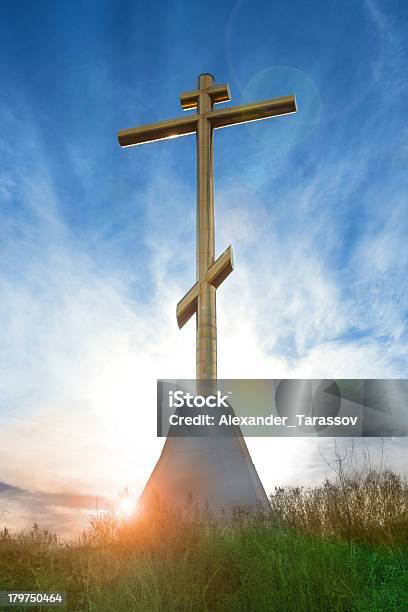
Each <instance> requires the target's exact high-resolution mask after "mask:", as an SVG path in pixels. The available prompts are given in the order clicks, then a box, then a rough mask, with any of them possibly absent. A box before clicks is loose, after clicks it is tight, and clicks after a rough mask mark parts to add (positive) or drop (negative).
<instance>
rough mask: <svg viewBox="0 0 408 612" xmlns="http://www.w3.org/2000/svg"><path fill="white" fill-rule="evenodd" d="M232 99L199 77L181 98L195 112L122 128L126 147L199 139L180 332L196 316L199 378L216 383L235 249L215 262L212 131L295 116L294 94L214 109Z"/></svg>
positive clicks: (225, 88) (121, 140)
mask: <svg viewBox="0 0 408 612" xmlns="http://www.w3.org/2000/svg"><path fill="white" fill-rule="evenodd" d="M230 99H231V95H230V90H229V86H228V85H214V77H213V76H212V75H211V74H200V76H199V77H198V89H195V90H193V91H188V92H185V93H182V94H181V95H180V102H181V106H182V108H183V110H185V111H188V110H196V111H197V114H194V115H193V114H191V115H188V116H186V117H180V118H178V119H169V120H167V121H159V122H158V123H151V124H149V125H144V126H141V127H136V128H130V129H128V130H122V131H120V132H119V134H118V140H119V144H120V145H121V146H122V147H128V146H132V145H138V144H143V143H145V142H154V141H156V140H164V139H166V138H174V137H176V136H184V135H186V134H193V133H195V134H196V138H197V264H196V265H197V281H196V283H195V284H194V285H193V286H192V288H191V289H190V290H189V291H188V292H187V293H186V295H185V296H184V297H183V298H182V299H181V300H180V302H179V303H178V304H177V311H176V315H177V323H178V326H179V328H181V327H183V325H184V324H185V323H186V322H187V321H188V320H189V319H190V318H191V317H192V315H193V314H196V315H197V317H196V367H197V374H196V376H197V379H198V380H208V381H214V380H216V379H217V320H216V289H217V287H219V285H220V284H221V283H222V281H223V280H224V279H225V278H226V277H227V276H228V275H229V274H230V272H232V270H233V254H232V247H231V246H229V247H228V248H227V249H226V250H225V251H224V253H223V254H222V255H220V257H218V259H215V245H214V165H213V131H214V129H216V128H222V127H227V126H230V125H236V124H238V123H246V122H248V121H258V120H260V119H267V118H268V117H275V116H277V115H286V114H289V113H295V112H296V110H297V109H296V100H295V97H294V96H286V97H283V98H274V99H272V100H264V101H262V102H256V103H254V104H244V105H242V106H232V107H226V108H223V109H220V110H213V107H214V104H218V103H220V102H228V101H229V100H230Z"/></svg>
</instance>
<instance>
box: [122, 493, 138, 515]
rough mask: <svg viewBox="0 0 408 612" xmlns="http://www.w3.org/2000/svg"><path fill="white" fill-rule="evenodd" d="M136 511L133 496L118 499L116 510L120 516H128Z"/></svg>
mask: <svg viewBox="0 0 408 612" xmlns="http://www.w3.org/2000/svg"><path fill="white" fill-rule="evenodd" d="M135 511H136V501H135V499H134V498H133V497H130V496H128V495H127V496H124V497H121V498H120V499H119V501H118V512H119V514H121V515H122V516H125V517H130V516H131V515H132V514H134V513H135Z"/></svg>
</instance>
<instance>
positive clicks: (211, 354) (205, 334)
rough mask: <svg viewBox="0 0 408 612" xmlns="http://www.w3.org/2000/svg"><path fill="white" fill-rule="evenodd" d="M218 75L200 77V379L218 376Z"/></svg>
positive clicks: (198, 222)
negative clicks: (214, 115) (212, 277)
mask: <svg viewBox="0 0 408 612" xmlns="http://www.w3.org/2000/svg"><path fill="white" fill-rule="evenodd" d="M213 83H214V78H213V76H212V75H210V74H201V75H200V76H199V78H198V88H199V90H200V94H199V97H198V109H197V110H198V114H199V115H200V118H199V121H198V125H197V135H196V138H197V247H196V248H197V282H198V283H199V293H198V304H197V321H196V325H197V332H196V333H197V340H196V377H197V380H208V381H210V380H216V379H217V313H216V295H215V293H216V288H215V287H214V285H211V284H210V283H209V282H208V281H207V280H206V275H207V272H208V270H209V268H210V266H211V264H212V263H213V262H214V257H215V236H214V151H213V130H212V126H211V124H210V122H209V121H208V119H207V117H206V114H207V113H208V112H210V111H212V109H213V103H212V100H211V97H210V95H209V94H208V93H207V92H206V91H205V90H206V89H209V88H210V87H212V85H213Z"/></svg>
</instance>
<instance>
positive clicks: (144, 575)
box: [0, 471, 408, 612]
mask: <svg viewBox="0 0 408 612" xmlns="http://www.w3.org/2000/svg"><path fill="white" fill-rule="evenodd" d="M271 501H272V505H271V507H272V511H271V513H270V514H268V515H263V516H261V515H259V516H252V515H248V514H245V512H241V513H237V514H236V515H235V517H234V518H233V520H229V521H224V522H220V521H219V520H217V519H215V518H214V517H211V516H209V515H208V514H203V513H200V512H197V511H196V510H194V508H193V506H192V505H190V506H188V507H187V509H184V510H178V511H175V510H170V509H168V508H165V507H163V506H162V505H161V504H160V503H159V502H156V504H153V505H152V507H151V508H150V509H149V511H148V512H145V513H144V514H141V515H140V516H139V517H138V518H137V520H134V521H121V520H118V518H117V517H115V516H113V515H105V516H99V517H95V518H94V519H93V520H92V522H91V524H90V528H89V530H88V531H87V532H86V533H85V534H83V536H82V537H81V538H80V540H78V541H77V542H75V543H71V544H70V545H66V544H65V545H62V544H61V543H59V542H58V540H57V539H56V538H55V537H53V536H52V535H51V534H49V533H48V532H46V531H44V530H41V529H39V528H38V527H35V528H33V529H32V530H31V531H30V532H26V533H19V534H12V533H9V532H7V531H4V532H3V533H2V532H0V590H13V589H16V590H46V591H50V590H54V591H55V590H64V591H67V593H68V602H69V603H68V610H70V611H71V610H72V611H75V610H95V611H98V612H104V611H112V612H122V611H123V612H125V611H126V612H130V611H132V610H136V611H139V610H140V611H146V612H155V611H165V612H172V611H174V612H182V611H209V612H217V611H231V612H241V611H242V612H244V611H245V612H247V611H248V612H252V611H255V612H256V611H263V610H265V611H266V610H268V611H279V612H281V611H282V612H286V611H288V612H290V611H296V612H298V611H299V612H302V611H310V612H312V611H313V612H314V611H323V610H324V611H327V612H331V611H346V610H356V611H367V612H368V611H370V612H375V611H381V612H382V611H384V612H392V611H401V612H402V611H407V610H408V540H407V536H408V527H407V526H408V519H407V517H408V512H407V508H408V489H407V486H406V483H405V482H404V481H402V480H401V479H399V478H398V477H397V476H395V474H392V473H391V472H389V471H385V472H384V473H382V474H376V473H373V472H370V473H369V474H368V475H367V476H365V477H364V478H363V477H362V476H361V475H360V476H359V477H358V478H357V477H356V476H354V480H353V479H351V478H350V477H346V476H345V475H344V474H343V476H341V477H339V478H338V480H337V481H336V483H329V484H328V483H326V484H323V485H322V486H320V487H315V488H309V489H299V488H292V489H291V488H288V489H277V490H276V491H275V493H274V494H273V495H272V500H271ZM186 510H187V511H186ZM14 609H16V608H14ZM36 609H41V608H36ZM44 609H46V608H44ZM48 609H50V608H48ZM54 609H57V608H54Z"/></svg>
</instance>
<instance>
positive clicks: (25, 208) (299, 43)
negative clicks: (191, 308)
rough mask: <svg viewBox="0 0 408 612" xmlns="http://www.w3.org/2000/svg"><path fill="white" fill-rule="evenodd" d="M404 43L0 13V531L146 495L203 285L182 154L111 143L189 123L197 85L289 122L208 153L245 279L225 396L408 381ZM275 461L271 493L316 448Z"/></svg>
mask: <svg viewBox="0 0 408 612" xmlns="http://www.w3.org/2000/svg"><path fill="white" fill-rule="evenodd" d="M407 21H408V6H407V5H406V3H404V2H402V1H400V2H398V1H396V0H383V1H380V0H364V1H363V0H354V1H352V2H351V1H349V2H348V1H346V2H342V3H341V5H340V3H339V2H334V1H330V0H326V1H325V2H315V1H311V2H303V1H302V0H294V1H293V2H291V3H290V4H289V5H288V6H284V5H283V4H282V3H278V2H259V1H258V2H257V1H251V2H249V1H244V0H240V1H238V2H207V3H198V2H192V3H184V2H171V1H170V2H156V3H152V4H148V3H139V2H124V1H122V0H119V1H118V0H116V1H113V0H111V1H98V2H95V1H91V0H88V1H86V2H85V1H84V2H80V1H73V2H62V1H57V2H55V1H44V0H37V1H36V2H24V1H22V0H18V1H14V2H11V1H4V2H3V3H2V4H1V8H0V46H1V53H0V70H1V91H0V221H1V238H2V239H1V246H0V249H1V259H0V261H1V263H0V285H1V294H2V300H1V304H0V323H1V327H2V330H3V342H2V346H1V348H0V365H1V369H2V373H1V379H0V424H1V433H0V465H1V471H0V481H2V482H4V483H7V486H6V485H4V487H3V489H0V492H1V491H3V493H4V492H5V493H4V495H5V502H4V503H0V506H4V507H6V508H7V509H8V510H9V512H8V514H7V515H6V516H7V517H8V520H10V521H12V520H14V524H15V525H17V526H24V525H25V524H27V523H28V522H29V521H30V520H31V519H34V520H35V519H36V518H37V515H38V513H39V512H40V511H39V508H40V507H41V508H43V510H42V512H43V514H44V520H47V521H48V522H49V524H51V526H54V525H55V526H57V527H61V526H64V525H65V526H66V525H68V524H69V525H71V524H74V523H75V520H76V518H75V517H76V510H75V513H71V514H70V506H69V504H70V503H71V501H72V499H74V500H77V499H78V496H84V498H83V499H84V500H85V501H84V516H85V515H86V513H87V512H88V510H89V503H88V502H89V499H90V498H89V497H88V496H89V495H91V496H94V495H100V496H101V497H113V496H114V495H115V492H116V491H118V490H119V489H120V488H121V487H122V486H124V485H130V487H131V488H132V489H134V490H135V491H136V492H137V491H139V490H140V488H141V487H142V486H143V483H144V481H145V480H146V478H147V476H148V474H149V471H150V470H151V468H152V466H153V465H154V461H155V459H156V457H157V454H158V452H159V450H160V441H157V440H155V437H154V432H155V429H154V427H155V399H154V385H155V380H156V378H158V377H172V376H173V377H177V378H183V377H185V378H188V377H190V376H193V375H194V358H193V356H194V326H193V324H190V325H189V326H187V327H186V328H184V329H183V330H182V331H181V332H179V330H178V329H177V325H176V320H175V304H176V302H177V301H178V300H179V299H180V297H181V296H182V295H183V294H184V293H185V291H186V290H187V289H188V288H189V287H190V286H191V284H192V282H193V280H194V278H195V270H194V265H195V256H194V253H195V250H194V238H195V143H194V138H193V137H186V138H180V139H178V140H176V141H174V140H170V141H168V142H160V143H154V144H149V145H145V146H143V147H136V148H134V149H129V150H121V149H120V147H119V146H118V144H117V140H116V134H117V131H118V130H119V129H123V128H127V127H131V126H133V125H139V124H142V123H145V122H152V121H156V120H161V119H166V118H170V117H175V116H177V115H181V114H182V111H181V108H180V106H179V100H178V96H179V94H180V93H181V92H182V91H185V90H188V89H193V88H194V87H195V85H196V80H197V76H198V74H199V73H200V72H206V71H209V72H212V73H213V74H214V76H215V79H216V81H217V82H218V83H224V82H228V83H229V84H230V86H231V90H232V102H233V103H235V104H239V103H241V101H248V100H251V99H254V100H255V99H262V98H264V99H265V98H269V97H274V96H281V95H287V94H290V93H294V94H296V95H297V99H298V106H299V113H298V114H297V116H289V117H284V118H278V119H273V120H271V121H269V122H258V123H256V124H251V125H249V126H236V127H234V128H233V129H229V130H218V131H217V132H216V138H215V169H216V215H217V217H216V221H217V229H216V248H217V252H218V253H220V252H222V251H223V250H224V248H225V247H226V246H227V245H228V244H229V243H232V244H233V247H234V251H235V256H236V270H235V271H234V274H233V275H232V276H231V277H230V278H229V279H228V281H226V282H225V283H224V284H223V286H222V287H221V288H220V290H219V291H218V294H219V296H218V304H219V308H218V312H219V335H220V339H219V373H220V376H223V377H225V378H228V377H231V378H234V377H265V378H274V377H275V378H279V377H284V376H294V377H301V376H305V377H306V376H314V377H320V376H322V377H324V376H329V377H341V376H344V377H360V376H361V377H388V376H392V377H404V376H406V365H407V359H408V354H407V348H406V345H407V312H408V297H407V296H408V291H407V289H408V287H407V274H406V269H407V264H408V247H407V244H406V235H407V230H408V215H407V204H406V194H407V187H408V173H407V172H406V167H407V162H408V129H407V127H406V95H407V78H406V65H407V43H406V36H405V33H406V31H407V26H408V23H407ZM242 342H244V344H245V347H246V351H245V354H242V353H241V352H240V351H239V350H238V347H239V346H240V345H241V344H242ZM289 442H290V444H289ZM279 444H280V443H279V442H276V441H274V445H275V446H274V448H273V449H271V448H270V441H260V440H256V441H253V440H252V441H251V444H250V447H251V451H252V454H253V457H254V460H255V463H256V465H257V467H258V469H259V471H260V474H261V476H262V479H263V481H264V484H265V486H266V488H267V489H269V490H270V489H272V488H273V486H274V484H275V483H276V482H298V481H302V482H303V481H305V482H306V481H307V482H308V481H313V479H317V478H319V477H322V475H324V467H322V466H320V465H319V463H318V461H319V460H318V452H317V449H316V448H315V447H313V448H312V446H310V447H308V448H307V449H306V450H305V448H306V447H305V446H304V444H303V442H301V441H298V445H297V446H296V444H295V442H293V443H292V441H288V440H286V441H283V442H282V445H281V446H279ZM397 446H398V445H397ZM306 451H307V456H308V457H309V464H307V462H306V463H305V465H303V464H302V466H301V467H300V466H299V457H300V456H302V457H303V458H304V457H305V453H306ZM277 452H280V453H282V452H285V453H286V456H287V461H286V463H285V468H284V469H281V470H280V471H279V470H277V468H276V467H271V465H272V464H273V457H274V456H275V453H277ZM389 456H390V461H395V462H397V463H398V462H399V463H398V465H399V466H400V468H401V469H405V467H406V466H405V464H404V465H402V464H401V456H402V454H401V447H400V446H398V448H397V447H393V448H390V449H389ZM302 461H303V460H302ZM33 466H36V467H35V470H33ZM22 491H23V492H24V491H25V492H27V491H29V492H30V494H29V495H28V494H26V497H25V498H24V495H23V494H22V493H21V492H22ZM36 492H38V494H37V493H36ZM27 495H28V497H27ZM35 495H37V497H36V498H35V499H37V502H36V503H35V504H34V503H33V502H27V499H28V498H29V499H31V500H32V499H33V497H32V496H34V497H35ZM61 495H62V496H64V495H65V498H64V499H65V502H64V503H65V505H64V504H63V503H62V502H61V499H62V498H60V497H58V496H61ZM38 496H39V497H38ZM50 496H51V497H50ZM52 496H57V497H58V500H59V502H58V504H55V503H50V502H48V501H44V500H49V499H51V498H52ZM23 498H24V499H25V500H26V501H25V503H23V502H22V501H21V500H22V499H23ZM81 499H82V498H81ZM38 500H41V503H40V502H39V501H38ZM70 500H71V501H70ZM85 502H86V503H85ZM72 503H73V507H75V508H77V501H74V502H72ZM87 504H88V505H87ZM50 508H51V509H50ZM56 516H57V518H55V517H56Z"/></svg>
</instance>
